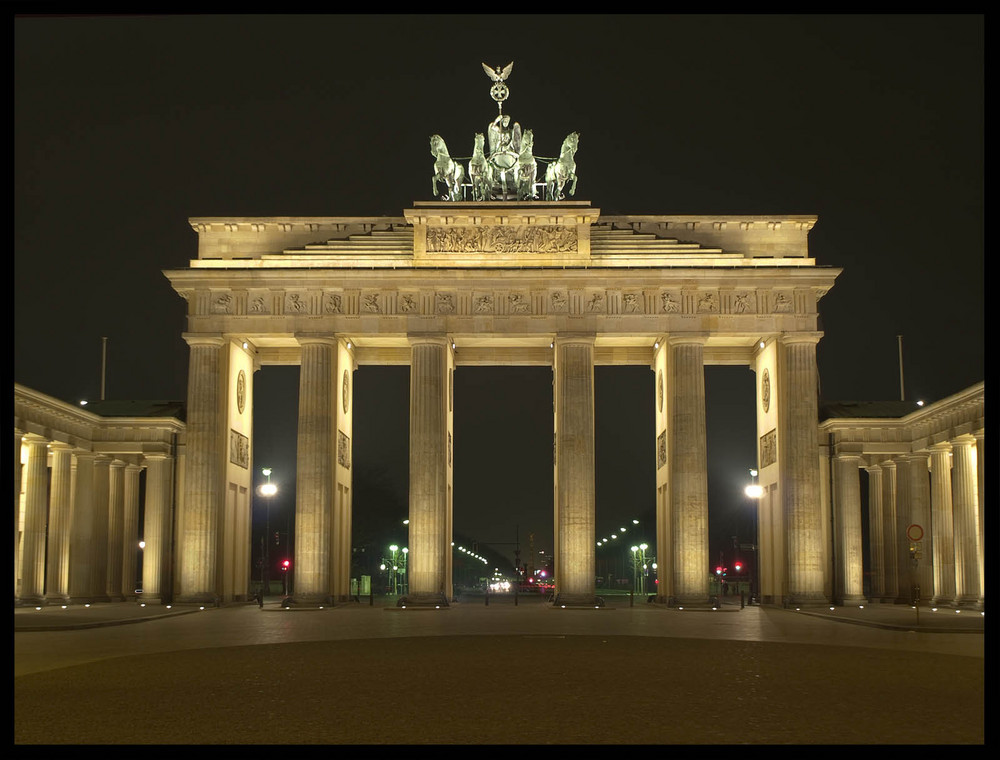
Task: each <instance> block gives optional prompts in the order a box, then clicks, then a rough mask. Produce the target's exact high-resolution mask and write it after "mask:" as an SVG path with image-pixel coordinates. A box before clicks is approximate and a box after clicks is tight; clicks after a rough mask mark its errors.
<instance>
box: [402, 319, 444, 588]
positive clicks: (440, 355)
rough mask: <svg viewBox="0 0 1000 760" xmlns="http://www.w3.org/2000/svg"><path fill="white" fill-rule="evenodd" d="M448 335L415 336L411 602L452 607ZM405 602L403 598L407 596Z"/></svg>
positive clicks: (412, 366) (412, 349) (412, 343)
mask: <svg viewBox="0 0 1000 760" xmlns="http://www.w3.org/2000/svg"><path fill="white" fill-rule="evenodd" d="M451 351H452V348H451V341H450V340H449V339H448V338H447V337H445V336H440V335H437V336H421V337H416V336H410V513H409V514H410V526H409V542H410V546H409V549H410V552H409V557H408V559H407V565H408V568H407V573H408V575H409V585H410V588H409V594H408V595H407V596H406V598H405V602H406V603H407V604H420V605H422V604H431V605H442V606H444V605H447V604H448V599H447V579H446V578H445V572H446V569H447V567H448V558H447V555H446V552H450V551H451V549H450V547H449V546H447V545H448V544H449V543H450V540H449V539H450V536H448V535H447V531H448V525H449V523H450V520H449V516H448V482H449V478H448V469H449V461H448V452H449V438H450V435H451V432H452V431H451V429H450V427H449V416H448V367H449V364H450V362H451V359H450V352H451ZM401 601H402V600H401Z"/></svg>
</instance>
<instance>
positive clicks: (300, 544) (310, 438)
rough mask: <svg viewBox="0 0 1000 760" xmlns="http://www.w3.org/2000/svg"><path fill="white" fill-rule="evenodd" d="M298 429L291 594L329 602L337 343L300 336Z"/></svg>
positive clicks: (304, 599) (314, 601) (300, 598)
mask: <svg viewBox="0 0 1000 760" xmlns="http://www.w3.org/2000/svg"><path fill="white" fill-rule="evenodd" d="M299 344H300V345H301V347H302V366H301V369H300V372H299V429H298V454H297V460H296V482H295V577H294V586H295V588H294V596H295V599H296V600H297V601H299V602H304V603H308V604H321V603H322V604H329V603H330V602H331V601H332V600H331V599H330V534H331V514H330V509H331V505H332V503H333V488H334V467H335V466H336V462H337V460H336V455H337V449H336V434H337V424H336V410H335V407H334V404H336V403H337V398H336V374H337V340H336V338H334V337H315V338H313V337H300V338H299Z"/></svg>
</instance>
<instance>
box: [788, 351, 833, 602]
mask: <svg viewBox="0 0 1000 760" xmlns="http://www.w3.org/2000/svg"><path fill="white" fill-rule="evenodd" d="M818 341H819V335H818V334H816V333H792V334H789V335H784V336H782V338H781V341H780V342H779V349H780V350H779V354H778V355H779V358H780V361H779V373H780V378H779V383H778V396H779V408H780V410H781V414H780V418H781V419H780V422H779V428H780V434H779V438H778V464H779V470H780V473H781V476H780V477H781V490H782V501H783V508H784V516H785V530H786V533H785V536H786V545H787V547H788V558H787V562H788V565H787V567H788V595H789V601H790V602H792V603H795V604H818V603H825V602H826V601H827V600H826V597H825V596H824V594H823V581H824V566H823V524H822V508H823V507H822V503H821V499H820V484H819V396H818V375H817V371H816V344H817V342H818Z"/></svg>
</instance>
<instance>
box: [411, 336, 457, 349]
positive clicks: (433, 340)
mask: <svg viewBox="0 0 1000 760" xmlns="http://www.w3.org/2000/svg"><path fill="white" fill-rule="evenodd" d="M406 340H407V342H408V343H409V344H410V345H411V346H419V345H427V344H430V345H434V346H445V347H446V348H451V345H452V341H451V338H450V337H448V336H447V335H445V334H444V333H407V335H406Z"/></svg>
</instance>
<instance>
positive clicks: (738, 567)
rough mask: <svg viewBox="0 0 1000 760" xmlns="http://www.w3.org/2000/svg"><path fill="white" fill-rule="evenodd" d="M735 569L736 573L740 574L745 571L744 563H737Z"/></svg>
mask: <svg viewBox="0 0 1000 760" xmlns="http://www.w3.org/2000/svg"><path fill="white" fill-rule="evenodd" d="M733 569H734V570H736V572H740V571H741V570H742V569H743V563H742V562H737V563H736V564H735V565H733Z"/></svg>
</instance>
